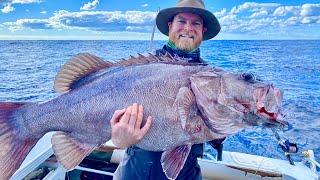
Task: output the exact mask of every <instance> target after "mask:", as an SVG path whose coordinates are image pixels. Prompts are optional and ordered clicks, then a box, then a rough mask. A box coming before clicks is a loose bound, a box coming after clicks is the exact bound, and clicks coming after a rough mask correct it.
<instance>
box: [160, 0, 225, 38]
mask: <svg viewBox="0 0 320 180" xmlns="http://www.w3.org/2000/svg"><path fill="white" fill-rule="evenodd" d="M178 13H192V14H197V15H199V16H200V17H201V18H202V19H203V23H204V27H206V28H207V31H206V32H204V34H203V40H208V39H211V38H213V37H215V36H216V35H217V34H218V33H219V32H220V29H221V27H220V24H219V21H218V20H217V18H216V17H215V16H214V15H213V14H212V13H211V12H210V11H208V10H206V9H205V6H204V3H203V1H202V0H180V1H179V2H178V4H177V6H176V7H173V8H167V9H163V10H161V11H160V12H159V13H158V15H157V17H156V24H157V27H158V29H159V31H160V32H161V33H163V34H165V35H167V36H168V34H169V27H168V22H170V21H172V20H173V17H174V16H175V15H176V14H178Z"/></svg>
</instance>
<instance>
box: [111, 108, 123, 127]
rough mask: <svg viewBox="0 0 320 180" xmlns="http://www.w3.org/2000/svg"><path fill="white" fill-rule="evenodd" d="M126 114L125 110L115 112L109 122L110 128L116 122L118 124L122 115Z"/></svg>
mask: <svg viewBox="0 0 320 180" xmlns="http://www.w3.org/2000/svg"><path fill="white" fill-rule="evenodd" d="M124 112H126V108H124V109H121V110H116V111H115V112H114V114H113V116H112V118H111V120H110V123H111V126H114V125H115V124H116V123H117V122H119V120H120V118H121V116H122V115H123V113H124Z"/></svg>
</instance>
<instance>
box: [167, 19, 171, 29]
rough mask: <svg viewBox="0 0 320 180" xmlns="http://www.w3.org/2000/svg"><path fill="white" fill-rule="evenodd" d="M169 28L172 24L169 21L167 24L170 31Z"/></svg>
mask: <svg viewBox="0 0 320 180" xmlns="http://www.w3.org/2000/svg"><path fill="white" fill-rule="evenodd" d="M171 26H172V22H171V21H170V22H168V27H169V29H171Z"/></svg>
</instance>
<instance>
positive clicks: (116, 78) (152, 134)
mask: <svg viewBox="0 0 320 180" xmlns="http://www.w3.org/2000/svg"><path fill="white" fill-rule="evenodd" d="M203 69H206V67H202V66H181V65H176V66H172V65H168V64H154V65H145V66H133V67H129V68H121V70H118V71H117V72H116V73H113V74H110V75H109V74H107V73H105V74H104V76H101V77H98V78H97V79H96V80H95V81H94V82H93V83H89V84H87V85H85V86H83V87H80V88H78V89H75V90H74V91H72V92H70V93H68V94H64V95H62V96H60V97H58V98H56V99H54V100H52V101H49V102H47V103H43V104H39V105H36V106H34V107H32V106H31V107H28V110H26V111H25V112H21V114H22V116H24V117H26V119H24V121H25V122H24V124H23V126H26V127H28V130H27V129H25V130H26V132H24V133H22V135H23V136H26V137H29V136H32V135H34V134H39V136H42V135H43V133H44V132H49V131H59V130H60V131H61V130H62V131H65V132H69V133H70V134H71V136H72V137H74V138H76V139H78V140H79V141H80V142H82V143H88V144H96V145H97V144H102V143H104V142H106V140H108V139H110V137H111V136H110V134H111V129H110V126H109V122H108V121H109V120H110V119H111V117H112V115H113V113H114V111H115V110H117V109H120V108H123V107H127V106H129V105H130V104H133V103H134V102H137V103H139V104H143V105H145V109H144V111H145V112H144V113H145V114H147V115H152V116H153V118H154V123H153V127H152V128H151V129H150V131H149V133H148V134H147V135H146V137H145V138H144V139H145V140H143V141H142V142H140V143H139V144H138V145H139V146H141V148H144V149H148V150H156V151H159V150H164V149H165V148H168V145H167V144H171V146H172V147H175V146H176V145H175V144H172V142H175V143H182V142H183V141H186V140H187V139H188V138H187V137H184V136H183V134H185V132H184V131H183V130H182V129H181V125H178V124H180V122H178V121H172V120H170V119H167V116H168V114H169V115H170V114H172V115H171V116H174V115H175V113H174V109H172V106H173V103H174V101H175V98H176V95H177V92H178V90H179V88H180V87H182V86H188V84H189V83H190V82H189V80H188V78H189V77H190V76H191V75H192V74H195V73H197V72H199V71H201V70H203ZM187 75H188V76H187ZM121 82H122V83H121ZM146 92H148V93H146ZM124 99H126V100H127V101H123V100H124ZM159 107H161V108H159ZM177 125H178V126H177ZM71 127H72V128H71ZM97 128H98V129H97ZM29 131H31V132H32V134H30V135H28V132H29ZM37 131H38V132H37ZM159 133H161V134H162V135H163V137H167V138H160V137H159ZM81 134H83V135H82V137H81V138H80V137H79V135H81ZM171 137H172V138H171ZM154 142H157V145H156V146H155V144H154Z"/></svg>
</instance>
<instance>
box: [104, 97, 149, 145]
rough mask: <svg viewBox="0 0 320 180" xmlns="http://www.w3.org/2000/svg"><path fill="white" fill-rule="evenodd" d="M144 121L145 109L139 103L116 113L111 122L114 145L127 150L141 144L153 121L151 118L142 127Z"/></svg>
mask: <svg viewBox="0 0 320 180" xmlns="http://www.w3.org/2000/svg"><path fill="white" fill-rule="evenodd" d="M142 119H143V107H142V106H141V105H138V104H137V103H134V104H133V105H132V106H129V107H128V108H126V109H122V110H117V111H115V112H114V114H113V116H112V119H111V121H110V123H111V129H112V137H111V140H112V142H113V144H114V145H116V146H117V147H119V148H126V147H129V146H131V145H133V144H136V143H137V142H139V141H140V140H141V139H142V138H143V136H144V135H145V134H146V133H147V131H148V130H149V129H150V126H151V121H152V118H151V116H149V117H148V119H147V122H146V124H145V125H144V126H143V127H141V123H142Z"/></svg>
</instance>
